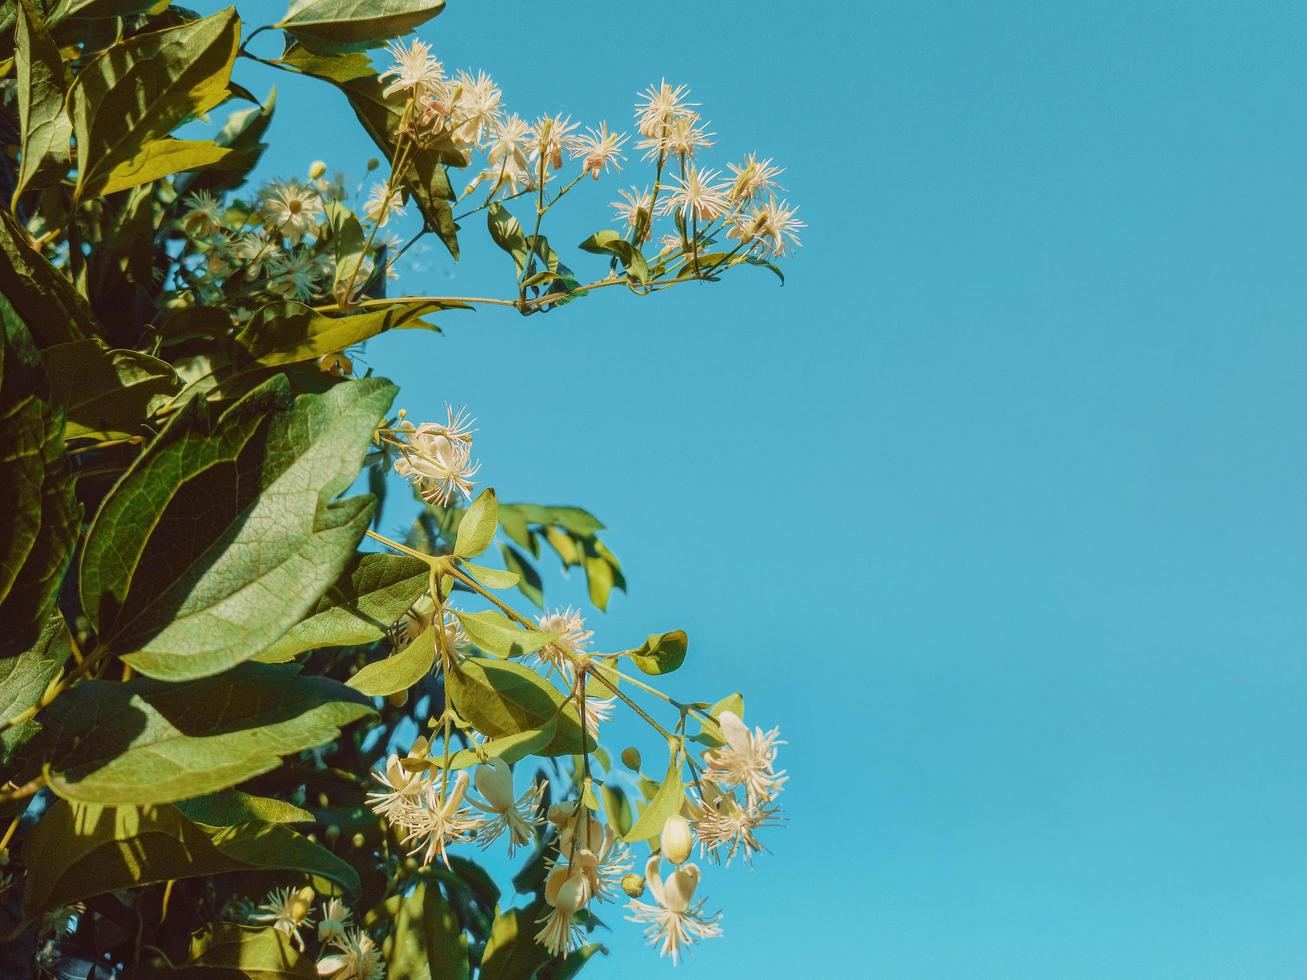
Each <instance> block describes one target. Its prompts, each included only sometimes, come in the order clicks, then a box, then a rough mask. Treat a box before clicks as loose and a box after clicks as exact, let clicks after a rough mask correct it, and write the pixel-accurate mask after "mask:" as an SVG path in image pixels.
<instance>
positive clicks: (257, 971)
mask: <svg viewBox="0 0 1307 980" xmlns="http://www.w3.org/2000/svg"><path fill="white" fill-rule="evenodd" d="M174 975H176V976H179V977H180V976H184V977H194V978H195V980H205V978H206V977H212V978H213V980H230V978H234V977H242V978H247V980H319V975H318V971H317V968H316V966H315V965H314V962H313V958H312V957H310V956H307V955H305V954H304V953H301V952H300V951H299V950H297V949H296V948H295V947H294V946H293V945H292V944H291V940H290V937H289V936H287V935H286V934H285V933H284V932H281V931H279V930H277V929H274V928H272V927H271V926H261V927H256V926H242V925H237V924H235V923H233V922H217V923H214V924H212V925H211V926H209V927H208V928H207V929H205V931H204V932H203V933H201V934H200V935H199V936H196V937H195V938H194V939H192V940H191V950H190V959H188V960H187V961H186V962H185V963H184V964H182V965H180V966H178V967H177V968H176V969H175V970H170V969H166V968H165V969H160V970H158V971H157V972H154V973H150V974H149V976H151V977H153V976H162V977H168V976H174Z"/></svg>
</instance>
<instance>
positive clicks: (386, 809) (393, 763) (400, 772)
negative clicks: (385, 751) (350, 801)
mask: <svg viewBox="0 0 1307 980" xmlns="http://www.w3.org/2000/svg"><path fill="white" fill-rule="evenodd" d="M372 776H373V778H374V779H376V780H377V782H379V783H381V785H382V786H384V787H386V789H385V790H384V791H381V792H375V791H374V792H372V793H369V794H368V803H369V805H370V806H371V807H372V812H373V813H376V814H379V815H380V816H383V817H385V818H386V819H387V820H389V821H390V822H391V823H396V824H400V825H401V826H402V825H405V824H406V822H407V815H408V814H409V813H410V812H411V811H413V810H416V809H417V808H418V807H419V806H420V805H421V801H422V790H423V786H424V782H425V780H424V778H423V775H422V773H420V772H409V771H408V770H406V769H405V768H404V767H403V766H402V765H400V761H399V756H398V755H396V754H395V753H394V752H392V753H391V754H390V758H389V759H387V760H386V768H385V770H384V771H382V772H374V773H373V774H372Z"/></svg>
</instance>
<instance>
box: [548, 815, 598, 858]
mask: <svg viewBox="0 0 1307 980" xmlns="http://www.w3.org/2000/svg"><path fill="white" fill-rule="evenodd" d="M603 847H604V825H603V824H601V823H600V822H599V821H598V820H596V819H595V818H594V817H592V816H590V814H589V812H587V813H586V814H585V816H583V817H582V818H581V819H580V820H576V819H573V820H569V821H567V822H566V823H565V824H563V827H562V829H561V830H560V831H559V832H558V849H559V851H561V852H562V853H563V854H571V853H572V851H573V850H579V851H593V852H595V853H596V854H598V853H599V852H600V851H601V850H603Z"/></svg>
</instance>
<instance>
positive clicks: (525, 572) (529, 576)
mask: <svg viewBox="0 0 1307 980" xmlns="http://www.w3.org/2000/svg"><path fill="white" fill-rule="evenodd" d="M499 553H500V554H501V555H503V556H504V564H505V565H507V566H508V570H509V571H510V572H512V573H514V574H516V575H518V576H519V577H520V581H519V582H518V583H517V588H518V591H520V592H521V593H522V594H523V595H524V596H526V597H527V598H528V599H530V600H531V601H532V602H534V603H535V605H536V608H537V609H543V608H544V607H545V590H544V582H543V580H542V579H541V578H540V573H539V572H537V571H536V570H535V566H534V565H532V564H531V563H530V562H529V561H527V559H526V556H524V555H523V554H522V553H521V552H519V551H518V550H517V549H516V548H513V547H511V546H510V545H507V544H501V545H500V546H499ZM487 584H489V583H487ZM491 588H496V586H493V585H492V586H491Z"/></svg>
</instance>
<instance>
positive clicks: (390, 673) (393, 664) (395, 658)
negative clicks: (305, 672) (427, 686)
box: [345, 627, 436, 698]
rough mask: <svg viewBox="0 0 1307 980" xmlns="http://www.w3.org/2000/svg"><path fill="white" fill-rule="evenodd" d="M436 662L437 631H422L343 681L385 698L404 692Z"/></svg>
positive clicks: (373, 695) (428, 671) (369, 693)
mask: <svg viewBox="0 0 1307 980" xmlns="http://www.w3.org/2000/svg"><path fill="white" fill-rule="evenodd" d="M435 662H436V631H435V629H434V628H432V627H427V629H425V630H423V631H422V635H420V636H419V637H418V638H417V639H415V640H414V641H413V642H411V643H410V644H409V645H408V646H406V647H404V648H403V649H402V650H400V651H399V652H397V653H393V654H391V655H390V656H389V657H387V658H386V659H385V660H376V661H374V662H372V663H370V664H368V665H367V666H365V667H364V668H363V669H362V670H360V671H359V672H358V673H357V674H355V675H354V676H353V677H351V678H350V679H349V680H348V681H346V682H345V683H346V684H348V685H349V686H350V687H352V688H354V690H356V691H360V692H362V693H363V694H366V695H368V696H369V697H378V698H384V697H385V696H386V695H388V694H394V693H396V692H397V691H407V690H408V689H409V688H410V687H412V686H413V685H414V684H416V683H417V682H418V681H420V680H422V678H424V677H426V676H427V674H429V673H430V672H431V665H432V664H433V663H435Z"/></svg>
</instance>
